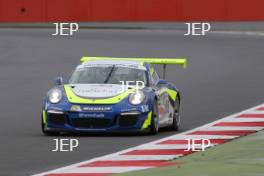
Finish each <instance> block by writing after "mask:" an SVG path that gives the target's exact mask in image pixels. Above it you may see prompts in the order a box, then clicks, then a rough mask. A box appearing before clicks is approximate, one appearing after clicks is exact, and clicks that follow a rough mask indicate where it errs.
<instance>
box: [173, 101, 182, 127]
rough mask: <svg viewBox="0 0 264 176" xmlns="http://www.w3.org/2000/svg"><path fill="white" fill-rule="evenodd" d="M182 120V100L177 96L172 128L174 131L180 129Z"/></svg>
mask: <svg viewBox="0 0 264 176" xmlns="http://www.w3.org/2000/svg"><path fill="white" fill-rule="evenodd" d="M180 121H181V118H180V100H179V98H178V97H177V99H176V100H175V103H174V113H173V122H172V125H171V128H170V129H171V130H172V131H179V128H180Z"/></svg>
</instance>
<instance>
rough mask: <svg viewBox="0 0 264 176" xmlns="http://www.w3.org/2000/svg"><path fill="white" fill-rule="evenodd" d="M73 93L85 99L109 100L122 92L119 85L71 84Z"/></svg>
mask: <svg viewBox="0 0 264 176" xmlns="http://www.w3.org/2000/svg"><path fill="white" fill-rule="evenodd" d="M69 86H70V88H71V89H72V91H73V93H74V94H75V95H77V96H79V97H84V98H109V97H114V96H117V95H119V94H121V93H122V92H121V91H122V85H119V84H70V85H69Z"/></svg>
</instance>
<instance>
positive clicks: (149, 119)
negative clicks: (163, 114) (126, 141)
mask: <svg viewBox="0 0 264 176" xmlns="http://www.w3.org/2000/svg"><path fill="white" fill-rule="evenodd" d="M151 117H152V111H150V112H149V113H148V116H147V118H146V120H145V121H144V123H143V125H142V128H141V129H146V128H148V127H149V125H151Z"/></svg>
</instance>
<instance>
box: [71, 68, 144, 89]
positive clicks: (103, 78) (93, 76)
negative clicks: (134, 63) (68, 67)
mask: <svg viewBox="0 0 264 176" xmlns="http://www.w3.org/2000/svg"><path fill="white" fill-rule="evenodd" d="M120 81H124V82H126V81H142V82H144V84H145V85H146V83H147V79H146V71H145V70H141V69H136V68H128V67H116V66H115V65H110V66H104V67H102V66H100V67H83V68H79V69H76V70H75V71H74V72H73V74H72V76H71V78H70V80H69V83H70V84H122V82H120ZM129 84H131V85H133V84H136V83H133V82H131V83H129Z"/></svg>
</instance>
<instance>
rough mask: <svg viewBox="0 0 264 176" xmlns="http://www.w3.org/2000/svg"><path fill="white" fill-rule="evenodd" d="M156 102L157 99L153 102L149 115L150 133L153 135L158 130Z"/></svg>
mask: <svg viewBox="0 0 264 176" xmlns="http://www.w3.org/2000/svg"><path fill="white" fill-rule="evenodd" d="M158 114H159V113H158V104H157V101H154V103H153V109H152V117H151V125H150V133H151V134H152V135H155V134H157V133H158V132H159V116H158Z"/></svg>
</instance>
